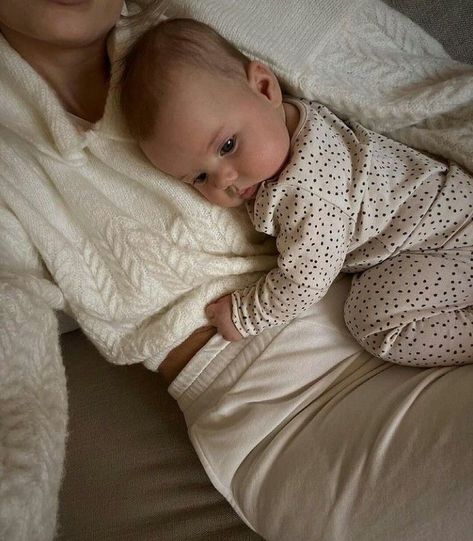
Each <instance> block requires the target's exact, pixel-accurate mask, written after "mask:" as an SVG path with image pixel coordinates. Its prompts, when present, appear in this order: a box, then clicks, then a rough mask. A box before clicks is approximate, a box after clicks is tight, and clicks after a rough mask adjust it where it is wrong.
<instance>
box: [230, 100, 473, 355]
mask: <svg viewBox="0 0 473 541" xmlns="http://www.w3.org/2000/svg"><path fill="white" fill-rule="evenodd" d="M287 101H288V102H289V103H292V104H294V105H295V106H296V107H297V108H298V110H299V112H300V120H299V124H298V127H297V129H296V130H295V133H294V135H293V137H292V141H291V149H292V150H291V157H290V159H289V161H288V163H287V166H286V167H285V169H284V170H283V171H282V173H281V174H280V175H279V177H278V179H277V180H275V181H265V182H263V183H262V184H261V186H260V188H259V190H258V193H257V195H256V199H255V200H254V201H252V202H251V203H249V205H248V211H249V213H250V217H251V219H252V221H253V224H254V226H255V227H256V229H257V230H258V231H261V232H263V233H266V234H268V235H272V236H274V237H276V243H277V248H278V251H279V258H278V266H277V267H276V268H274V269H272V270H271V271H270V272H269V273H268V274H267V275H266V276H265V277H263V278H261V279H260V280H259V281H258V282H257V283H256V284H255V285H253V286H250V287H247V288H245V289H243V290H240V291H236V292H234V293H233V294H232V319H233V322H234V324H235V326H236V327H237V329H238V330H239V332H240V333H241V334H242V335H243V336H248V335H252V334H258V333H260V332H261V331H262V330H263V329H265V328H267V327H269V326H273V325H280V324H282V323H285V322H287V321H289V320H291V319H292V318H294V317H295V316H296V315H297V314H299V313H301V312H302V311H303V310H304V309H305V308H306V307H307V306H309V305H311V304H313V303H315V302H317V301H318V300H319V299H320V298H321V297H322V296H323V295H324V294H325V293H326V291H327V289H328V288H329V286H330V284H331V283H332V282H333V280H334V279H335V277H336V276H337V274H338V273H339V272H340V271H345V272H353V273H357V274H356V275H355V277H354V280H353V284H352V289H351V292H350V295H349V298H348V299H347V302H346V305H345V320H346V323H347V326H348V328H349V329H350V331H351V332H352V334H353V335H354V336H355V338H356V339H357V340H358V341H359V342H360V343H361V344H362V346H363V347H364V348H365V349H367V350H368V351H370V352H371V353H373V354H374V355H376V356H378V357H381V358H383V359H386V360H390V361H393V362H397V363H400V364H409V365H413V366H435V365H446V364H461V363H465V362H473V338H472V335H473V313H472V305H473V276H472V275H473V273H472V268H473V266H472V264H473V255H472V245H473V223H472V214H473V178H472V177H471V176H470V175H468V174H467V173H466V172H465V171H464V170H462V169H461V168H460V167H459V166H457V165H456V164H446V163H443V162H441V161H438V160H435V159H433V158H431V157H429V156H426V155H424V154H422V153H420V152H418V151H416V150H414V149H411V148H409V147H406V146H405V145H402V144H401V143H397V142H395V141H392V140H390V139H387V138H386V137H383V136H382V135H379V134H376V133H373V132H371V131H369V130H367V129H365V128H363V127H362V126H360V125H359V124H356V123H345V122H343V121H341V120H340V119H339V118H338V117H337V116H335V115H334V114H333V113H331V112H330V111H329V110H328V109H326V108H325V107H324V106H322V105H320V104H317V103H314V102H308V101H305V100H296V99H293V98H287Z"/></svg>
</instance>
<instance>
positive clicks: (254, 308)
mask: <svg viewBox="0 0 473 541" xmlns="http://www.w3.org/2000/svg"><path fill="white" fill-rule="evenodd" d="M275 215H276V216H277V221H278V223H279V234H278V235H277V238H276V243H277V247H278V251H279V258H278V266H277V267H276V268H274V269H272V270H271V271H270V272H269V273H268V274H267V275H266V276H265V277H263V278H261V279H260V280H259V281H258V282H257V283H256V284H255V285H253V286H250V287H247V288H245V289H243V290H239V291H235V292H234V293H233V294H232V307H233V310H232V319H233V323H234V324H235V326H236V327H237V329H238V330H239V332H240V333H241V334H242V335H243V336H248V335H254V334H258V333H260V332H261V331H262V330H264V329H265V328H267V327H270V326H274V325H281V324H283V323H286V322H287V321H290V320H291V319H293V318H294V317H295V316H296V315H298V314H299V313H301V312H302V311H304V310H305V309H306V308H307V307H308V306H310V305H311V304H314V303H315V302H317V301H318V300H319V299H321V298H322V297H323V295H324V294H325V292H326V291H327V289H328V288H329V286H330V284H331V283H332V282H333V280H334V279H335V277H336V276H337V274H338V273H339V272H340V270H341V268H342V266H343V263H344V260H345V257H346V254H347V249H348V244H349V239H350V230H351V224H350V218H349V216H348V215H347V214H346V213H344V212H343V211H342V210H340V209H339V208H338V207H336V206H335V205H333V204H332V203H329V202H327V201H324V200H323V199H321V198H319V197H318V196H315V195H313V194H310V193H308V192H306V191H305V190H301V189H300V188H293V189H291V188H288V193H286V197H284V198H282V199H281V200H280V202H279V205H278V208H277V209H275Z"/></svg>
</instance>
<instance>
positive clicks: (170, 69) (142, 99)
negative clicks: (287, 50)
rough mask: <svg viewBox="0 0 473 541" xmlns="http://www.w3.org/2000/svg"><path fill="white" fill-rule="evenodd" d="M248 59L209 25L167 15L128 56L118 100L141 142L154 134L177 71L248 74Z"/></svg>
mask: <svg viewBox="0 0 473 541" xmlns="http://www.w3.org/2000/svg"><path fill="white" fill-rule="evenodd" d="M248 63H249V59H248V58H247V57H246V56H245V55H243V54H242V53H240V52H239V51H238V50H237V49H236V48H235V47H234V46H233V45H231V44H230V43H229V42H228V41H227V40H225V39H224V38H223V37H222V36H220V35H219V34H218V33H217V32H215V31H214V30H212V29H211V28H210V27H209V26H207V25H205V24H203V23H200V22H197V21H194V20H192V19H168V20H165V21H163V22H161V23H159V24H157V25H156V26H154V27H152V28H150V29H149V30H147V31H146V32H144V34H143V35H141V36H140V37H139V38H138V39H137V41H136V42H135V43H134V45H133V46H132V47H131V49H130V51H129V52H128V54H127V55H126V57H125V58H124V69H123V74H122V77H121V93H120V105H121V109H122V112H123V115H124V117H125V120H126V122H127V124H128V127H129V129H130V132H131V134H132V135H133V136H134V137H135V138H136V139H137V140H138V141H145V140H148V139H149V138H150V137H152V135H153V133H154V128H155V120H156V117H157V115H158V112H159V108H160V106H161V104H162V102H163V101H164V97H165V96H168V95H169V93H170V92H171V91H172V85H173V73H175V71H176V70H178V69H179V68H182V67H184V66H194V67H197V68H199V69H203V70H207V71H210V72H213V73H216V74H220V75H224V76H226V77H230V78H236V77H239V78H242V77H245V68H246V66H247V64H248Z"/></svg>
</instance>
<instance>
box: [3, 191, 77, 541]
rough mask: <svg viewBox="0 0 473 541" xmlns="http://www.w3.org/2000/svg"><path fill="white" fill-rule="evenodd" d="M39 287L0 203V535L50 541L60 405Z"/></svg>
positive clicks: (32, 258) (28, 249)
mask: <svg viewBox="0 0 473 541" xmlns="http://www.w3.org/2000/svg"><path fill="white" fill-rule="evenodd" d="M60 304H61V294H60V291H59V290H58V288H57V287H56V286H55V285H54V284H52V283H51V282H50V281H49V280H48V279H47V273H46V271H45V270H44V269H43V268H42V264H41V260H40V258H39V256H38V254H37V253H36V251H35V249H34V247H33V246H32V244H31V242H30V241H29V238H28V236H27V234H26V233H25V231H24V230H23V228H22V226H21V225H20V223H19V222H18V220H17V219H16V217H15V216H14V215H13V214H12V213H11V212H10V210H9V209H8V208H7V207H6V206H2V204H1V202H0V419H1V423H0V457H1V472H2V473H1V475H0V501H1V502H2V505H1V507H2V509H1V512H0V531H1V532H2V534H3V537H2V538H4V539H10V540H12V541H20V540H21V541H26V540H28V539H38V540H47V539H52V538H53V537H54V530H55V525H56V514H57V497H58V492H59V487H60V481H61V476H62V466H63V461H64V443H65V436H66V420H67V397H66V382H65V376H64V369H63V366H62V363H61V356H60V349H59V343H58V331H57V321H56V317H55V314H54V310H53V308H54V307H55V306H58V307H59V306H60Z"/></svg>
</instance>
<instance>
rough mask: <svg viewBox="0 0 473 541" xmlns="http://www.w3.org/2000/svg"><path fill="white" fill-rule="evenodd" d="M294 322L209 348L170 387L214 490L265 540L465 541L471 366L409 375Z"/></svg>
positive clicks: (322, 321)
mask: <svg viewBox="0 0 473 541" xmlns="http://www.w3.org/2000/svg"><path fill="white" fill-rule="evenodd" d="M349 283H350V278H349V277H345V278H344V279H342V280H340V281H339V282H337V283H336V284H334V285H333V286H332V288H331V290H330V292H329V294H328V295H327V296H326V297H325V298H324V299H323V300H322V301H321V302H320V303H319V304H317V305H316V306H314V307H312V308H311V309H310V310H309V311H308V312H307V313H306V314H305V316H304V317H302V318H299V319H297V320H295V321H293V322H292V323H290V324H289V325H288V326H287V327H285V328H282V329H281V328H279V329H274V328H273V329H271V330H269V331H266V332H265V333H263V334H261V335H259V336H257V337H249V338H247V339H245V340H243V341H242V342H237V343H231V344H230V343H228V342H225V341H224V340H223V339H221V338H219V337H218V336H217V337H215V338H214V339H213V340H212V341H211V342H210V343H209V344H208V345H207V347H205V348H204V349H203V350H201V351H200V352H199V353H198V354H197V355H196V356H195V357H194V359H193V360H192V361H191V362H190V363H189V364H188V365H187V366H186V368H185V369H184V371H183V372H182V373H181V374H180V375H179V376H178V378H177V379H176V380H175V381H174V382H173V384H172V385H171V387H170V389H169V390H170V392H171V394H172V395H173V396H174V397H175V398H176V399H177V400H178V403H179V405H180V407H181V409H182V410H183V412H184V415H185V417H186V422H187V424H188V429H189V435H190V438H191V440H192V443H193V445H194V447H195V449H196V451H197V453H198V455H199V457H200V459H201V461H202V464H203V465H204V467H205V469H206V471H207V474H208V475H209V477H210V479H211V480H212V482H213V484H214V485H215V487H216V488H217V489H218V490H219V491H220V492H221V493H222V494H223V495H224V496H225V497H226V498H227V500H228V501H229V502H230V503H231V504H232V506H233V507H234V508H235V510H236V511H237V513H238V514H239V515H240V516H241V517H242V519H243V520H244V521H245V522H246V523H247V524H248V525H249V526H250V527H251V528H253V529H254V530H256V531H257V532H258V533H259V534H261V535H262V536H263V537H264V539H267V540H268V541H380V540H389V541H446V540H452V541H453V540H455V541H470V540H471V532H472V531H473V513H472V511H473V453H472V448H473V428H472V427H473V408H472V394H471V389H472V388H473V366H472V365H469V366H464V367H460V368H436V369H429V370H427V369H414V368H406V367H401V366H397V365H394V364H391V363H387V362H382V361H379V360H377V359H374V358H373V357H370V356H369V355H368V354H367V353H365V352H363V351H362V350H361V349H360V347H359V346H358V344H356V343H355V342H354V340H353V339H352V338H351V337H350V335H349V334H348V333H347V332H346V331H345V330H344V325H343V315H342V308H341V307H342V305H343V300H344V298H345V296H346V294H347V291H348V288H349Z"/></svg>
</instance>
